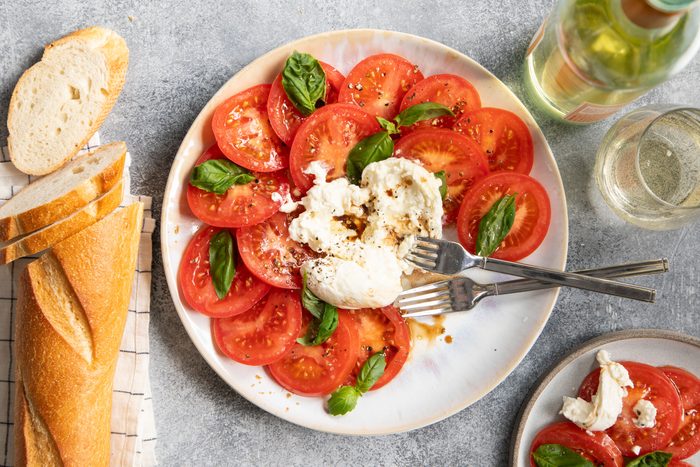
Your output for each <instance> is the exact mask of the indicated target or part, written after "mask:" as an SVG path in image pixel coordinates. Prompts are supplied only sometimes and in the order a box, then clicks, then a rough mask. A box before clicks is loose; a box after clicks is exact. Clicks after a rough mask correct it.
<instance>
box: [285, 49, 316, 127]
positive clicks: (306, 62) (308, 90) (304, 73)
mask: <svg viewBox="0 0 700 467" xmlns="http://www.w3.org/2000/svg"><path fill="white" fill-rule="evenodd" d="M282 87H283V88H284V92H285V93H287V97H288V98H289V100H290V101H292V104H294V107H296V108H297V109H298V110H299V112H301V113H302V115H304V116H309V115H311V113H312V112H313V111H314V110H316V108H317V107H318V104H319V103H322V102H323V100H324V99H325V98H326V72H325V71H323V67H322V66H321V64H320V63H319V62H318V60H316V59H315V58H314V57H313V56H312V55H310V54H305V53H299V52H297V51H296V50H295V51H294V53H292V55H290V56H289V58H288V59H287V61H286V62H285V64H284V69H283V70H282Z"/></svg>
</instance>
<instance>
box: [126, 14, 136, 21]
mask: <svg viewBox="0 0 700 467" xmlns="http://www.w3.org/2000/svg"><path fill="white" fill-rule="evenodd" d="M126 18H127V19H128V20H129V22H130V23H133V22H134V20H135V19H136V17H135V16H131V15H129V16H127V17H126Z"/></svg>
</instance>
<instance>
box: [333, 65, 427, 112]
mask: <svg viewBox="0 0 700 467" xmlns="http://www.w3.org/2000/svg"><path fill="white" fill-rule="evenodd" d="M422 79H423V73H421V72H420V71H419V70H418V66H416V65H414V64H413V63H411V62H409V61H408V60H406V59H405V58H403V57H399V56H398V55H392V54H377V55H371V56H369V57H367V58H365V59H364V60H362V61H361V62H360V63H358V64H357V65H355V68H353V69H352V70H350V73H349V74H348V77H347V78H346V79H345V83H343V86H342V87H341V89H340V94H338V102H346V103H348V104H355V105H359V106H360V107H362V110H364V111H365V112H367V113H369V114H372V115H374V116H379V117H384V118H386V119H387V120H391V119H392V118H394V117H395V116H396V114H398V113H399V107H400V106H401V99H403V96H404V95H405V94H406V93H407V92H408V91H409V90H410V89H411V88H412V87H413V86H414V85H415V84H416V83H417V82H418V81H421V80H422Z"/></svg>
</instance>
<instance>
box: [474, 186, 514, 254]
mask: <svg viewBox="0 0 700 467" xmlns="http://www.w3.org/2000/svg"><path fill="white" fill-rule="evenodd" d="M514 220H515V194H512V195H505V196H504V197H503V198H501V199H499V200H498V201H496V202H495V203H493V206H491V209H489V212H487V213H486V215H485V216H484V217H482V218H481V222H479V233H478V234H477V236H476V254H477V255H479V256H489V255H490V254H492V253H493V252H494V251H496V249H497V248H498V246H499V245H500V244H501V242H502V241H503V239H504V238H506V235H508V232H510V229H511V227H513V221H514Z"/></svg>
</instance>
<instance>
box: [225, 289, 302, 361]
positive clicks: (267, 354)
mask: <svg viewBox="0 0 700 467" xmlns="http://www.w3.org/2000/svg"><path fill="white" fill-rule="evenodd" d="M211 328H212V334H213V336H214V342H216V346H217V348H218V349H219V350H220V351H221V352H222V353H223V354H224V355H226V356H227V357H229V358H231V359H232V360H235V361H237V362H239V363H243V364H246V365H269V364H270V363H273V362H276V361H277V360H279V359H280V358H282V357H284V356H285V355H286V354H287V353H289V352H290V350H291V349H292V347H293V346H294V345H295V343H296V338H297V337H298V336H299V330H300V329H301V299H300V298H299V293H298V292H295V291H291V290H282V289H274V290H271V291H270V293H268V294H267V296H266V297H265V298H264V299H263V300H261V301H259V302H258V303H257V304H255V306H253V307H252V308H251V309H249V310H248V311H246V312H245V313H242V314H239V315H236V316H233V317H231V318H215V319H212V322H211Z"/></svg>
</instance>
